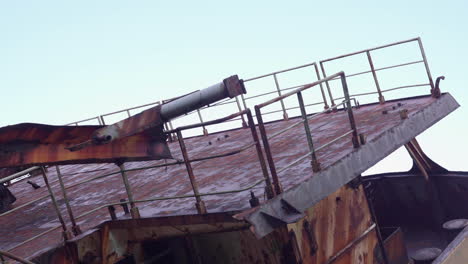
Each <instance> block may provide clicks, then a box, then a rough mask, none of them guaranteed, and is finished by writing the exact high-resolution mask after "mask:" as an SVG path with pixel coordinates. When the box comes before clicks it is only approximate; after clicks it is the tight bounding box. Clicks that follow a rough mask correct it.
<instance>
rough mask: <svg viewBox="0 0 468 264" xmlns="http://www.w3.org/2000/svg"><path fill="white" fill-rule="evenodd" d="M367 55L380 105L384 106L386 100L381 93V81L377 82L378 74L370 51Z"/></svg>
mask: <svg viewBox="0 0 468 264" xmlns="http://www.w3.org/2000/svg"><path fill="white" fill-rule="evenodd" d="M366 54H367V60H368V61H369V66H370V68H371V71H372V76H373V77H374V82H375V87H376V88H377V93H379V102H380V104H384V103H385V98H384V97H383V96H382V91H380V85H379V81H378V80H377V74H376V73H375V69H374V63H373V62H372V57H371V55H370V52H369V51H366Z"/></svg>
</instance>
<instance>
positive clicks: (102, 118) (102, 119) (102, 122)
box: [100, 116, 106, 126]
mask: <svg viewBox="0 0 468 264" xmlns="http://www.w3.org/2000/svg"><path fill="white" fill-rule="evenodd" d="M100 118H101V124H102V125H103V126H105V125H106V122H104V116H100Z"/></svg>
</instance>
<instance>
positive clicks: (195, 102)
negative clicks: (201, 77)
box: [161, 75, 245, 121]
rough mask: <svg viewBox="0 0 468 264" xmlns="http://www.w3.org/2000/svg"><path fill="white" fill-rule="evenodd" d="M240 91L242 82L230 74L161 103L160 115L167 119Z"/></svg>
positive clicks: (243, 91) (242, 89)
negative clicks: (197, 89) (216, 81)
mask: <svg viewBox="0 0 468 264" xmlns="http://www.w3.org/2000/svg"><path fill="white" fill-rule="evenodd" d="M236 88H237V89H236ZM242 93H245V87H244V86H243V83H242V82H241V81H239V79H238V77H237V75H235V76H231V77H229V78H227V79H225V80H224V81H223V82H220V83H217V84H215V85H212V86H210V87H208V88H205V89H202V90H199V91H196V92H194V93H190V94H188V95H185V96H182V97H179V98H177V99H175V100H172V101H170V102H168V103H165V104H163V105H161V117H162V118H163V120H166V121H167V120H170V119H173V118H175V117H178V116H180V115H183V114H185V113H188V112H191V111H193V110H196V109H198V108H200V107H203V106H205V105H209V104H211V103H214V102H216V101H220V100H222V99H224V98H227V97H231V98H233V97H235V96H237V95H239V94H242Z"/></svg>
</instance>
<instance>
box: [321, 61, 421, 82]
mask: <svg viewBox="0 0 468 264" xmlns="http://www.w3.org/2000/svg"><path fill="white" fill-rule="evenodd" d="M423 62H424V60H418V61H411V62H406V63H401V64H395V65H391V66H386V67H382V68H377V69H374V72H378V71H383V70H388V69H393V68H398V67H403V66H408V65H413V64H418V63H423ZM366 73H372V70H370V71H362V72H357V73H352V74H348V75H346V76H345V77H346V78H349V77H355V76H359V75H362V74H366ZM339 79H340V78H335V79H333V80H330V81H336V80H339Z"/></svg>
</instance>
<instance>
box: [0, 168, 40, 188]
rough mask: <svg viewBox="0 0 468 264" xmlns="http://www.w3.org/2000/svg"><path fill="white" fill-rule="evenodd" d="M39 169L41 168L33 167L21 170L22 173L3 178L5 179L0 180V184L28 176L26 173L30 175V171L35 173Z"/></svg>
mask: <svg viewBox="0 0 468 264" xmlns="http://www.w3.org/2000/svg"><path fill="white" fill-rule="evenodd" d="M40 168H41V167H38V166H34V167H31V168H28V169H25V170H22V171H20V172H17V173H14V174H12V175H10V176H8V177H5V178H3V179H1V180H0V184H2V183H5V182H9V181H11V180H13V179H16V178H19V177H21V176H23V175H25V174H28V173H30V172H32V171H35V170H37V169H40Z"/></svg>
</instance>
